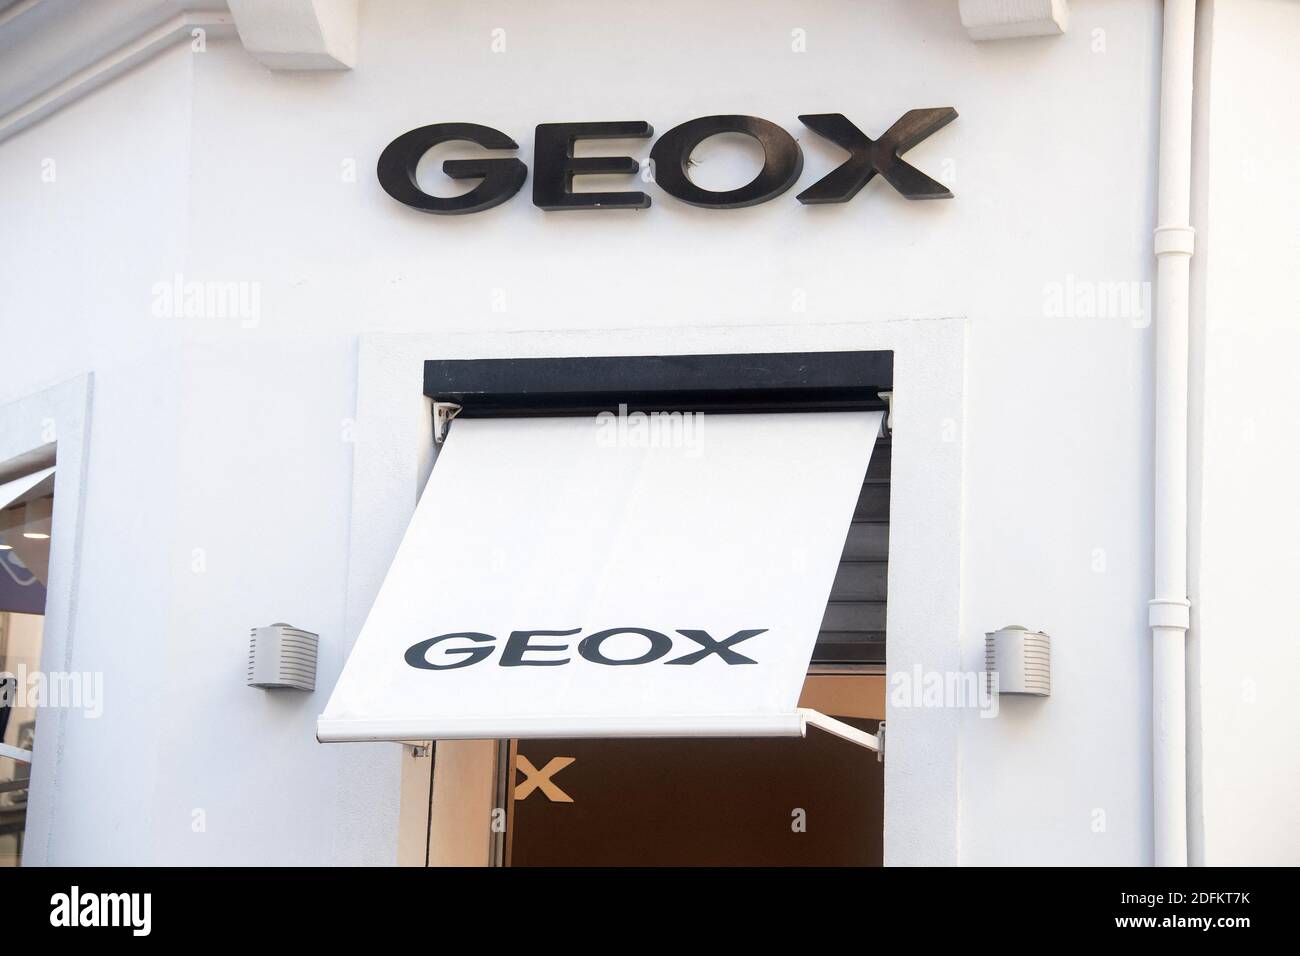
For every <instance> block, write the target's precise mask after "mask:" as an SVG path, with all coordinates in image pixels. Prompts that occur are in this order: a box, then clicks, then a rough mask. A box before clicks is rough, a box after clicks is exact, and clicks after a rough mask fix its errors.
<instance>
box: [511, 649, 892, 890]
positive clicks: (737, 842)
mask: <svg viewBox="0 0 1300 956" xmlns="http://www.w3.org/2000/svg"><path fill="white" fill-rule="evenodd" d="M883 691H884V678H883V676H878V675H845V674H839V675H827V676H824V677H822V676H820V675H810V678H809V683H808V684H807V685H806V686H805V691H804V696H803V699H802V700H801V701H800V703H801V705H802V706H811V707H816V708H818V709H823V710H825V711H827V712H831V713H834V715H835V716H837V717H839V718H840V719H842V720H845V721H846V722H848V723H851V724H852V725H853V726H855V727H857V728H859V729H861V730H865V731H867V732H868V733H875V732H876V730H877V728H878V726H879V723H880V718H881V717H883V708H884V692H883ZM818 705H820V707H819V706H818ZM846 711H848V712H847V713H846ZM511 752H512V754H513V760H512V761H510V762H509V763H508V764H507V766H508V767H510V768H512V769H513V788H512V789H511V790H510V791H509V802H508V804H507V807H508V811H507V830H506V834H505V837H506V839H505V841H504V842H505V847H504V861H503V862H504V863H505V864H506V865H508V866H880V865H881V864H882V862H883V844H884V767H883V764H882V763H881V762H879V761H878V759H877V755H876V754H875V753H873V752H871V751H868V750H865V749H863V748H860V747H856V746H854V745H852V744H849V743H847V742H846V741H844V740H841V739H839V738H837V737H832V736H831V735H829V734H826V733H823V732H821V731H819V730H816V729H812V728H810V729H809V731H808V736H807V737H806V738H802V739H800V738H730V739H686V740H683V739H671V740H666V739H645V740H640V739H633V740H628V739H582V740H519V741H516V742H515V744H514V746H513V747H512V748H511Z"/></svg>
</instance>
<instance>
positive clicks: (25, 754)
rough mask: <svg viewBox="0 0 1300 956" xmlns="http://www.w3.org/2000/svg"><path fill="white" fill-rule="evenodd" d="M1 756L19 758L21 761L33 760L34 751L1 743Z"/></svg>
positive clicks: (28, 761) (29, 761)
mask: <svg viewBox="0 0 1300 956" xmlns="http://www.w3.org/2000/svg"><path fill="white" fill-rule="evenodd" d="M0 757H8V758H9V759H10V760H17V761H18V762H19V763H31V762H32V752H31V751H30V750H22V749H20V748H18V747H10V746H9V745H8V744H0Z"/></svg>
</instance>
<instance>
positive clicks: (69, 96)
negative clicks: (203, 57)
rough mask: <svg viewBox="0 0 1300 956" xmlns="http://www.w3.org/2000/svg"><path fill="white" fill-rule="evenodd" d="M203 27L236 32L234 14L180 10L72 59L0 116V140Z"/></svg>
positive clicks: (214, 32)
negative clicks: (83, 59)
mask: <svg viewBox="0 0 1300 956" xmlns="http://www.w3.org/2000/svg"><path fill="white" fill-rule="evenodd" d="M199 29H202V30H206V31H208V33H209V34H211V35H213V36H223V35H225V36H230V35H233V34H234V18H233V17H231V15H230V14H229V13H226V12H218V11H210V12H209V11H187V12H184V13H178V14H177V15H176V16H174V17H171V18H170V19H169V20H167V21H165V22H163V23H161V24H158V25H157V26H154V27H152V28H151V29H148V30H146V31H144V32H143V33H141V34H140V35H138V36H136V37H134V38H132V39H131V40H130V41H128V42H127V43H124V44H123V45H122V46H120V47H118V48H117V49H115V50H114V51H113V52H112V53H109V54H107V55H106V56H102V57H100V58H98V59H96V60H94V61H93V62H91V63H88V64H85V65H82V66H78V65H77V62H76V61H75V60H70V61H69V63H68V66H69V70H68V72H67V73H66V74H62V75H61V77H60V79H59V80H58V81H57V82H55V83H54V84H53V85H51V86H48V87H46V88H45V89H43V90H42V91H41V92H39V93H37V94H35V95H34V96H32V97H31V98H30V99H28V100H26V101H25V102H23V103H22V104H20V105H19V106H17V107H16V108H14V109H12V110H10V111H9V112H8V113H6V114H5V115H4V116H0V142H3V141H4V140H6V139H8V138H9V137H10V136H13V135H14V134H15V133H18V132H21V131H22V130H24V129H26V128H27V127H28V126H31V125H32V124H33V123H36V122H38V121H40V120H42V119H44V118H45V117H47V116H49V115H50V114H51V113H55V112H57V111H58V110H61V109H63V107H65V106H67V105H69V104H70V103H75V102H76V101H77V100H79V99H81V98H82V97H83V96H85V95H86V94H88V93H90V92H92V91H94V90H96V89H98V88H99V87H101V86H103V85H104V84H105V83H107V82H109V81H110V80H112V79H115V78H116V77H118V76H121V75H122V74H123V73H125V72H127V71H128V70H130V69H132V68H133V67H135V66H138V65H139V64H141V63H143V62H145V61H146V60H150V59H153V58H154V57H155V56H157V55H158V54H159V53H162V52H163V51H164V50H167V49H169V48H170V47H171V46H172V45H174V44H176V43H178V42H180V41H182V40H186V41H188V40H190V39H191V38H192V36H193V31H195V30H199Z"/></svg>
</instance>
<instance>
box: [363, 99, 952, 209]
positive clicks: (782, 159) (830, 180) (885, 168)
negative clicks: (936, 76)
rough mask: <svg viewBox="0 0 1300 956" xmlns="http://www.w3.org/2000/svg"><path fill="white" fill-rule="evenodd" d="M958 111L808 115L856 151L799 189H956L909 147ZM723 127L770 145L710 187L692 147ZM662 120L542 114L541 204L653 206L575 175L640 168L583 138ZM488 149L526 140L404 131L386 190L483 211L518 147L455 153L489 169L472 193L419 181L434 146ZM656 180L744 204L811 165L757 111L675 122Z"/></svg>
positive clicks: (455, 171) (610, 135)
mask: <svg viewBox="0 0 1300 956" xmlns="http://www.w3.org/2000/svg"><path fill="white" fill-rule="evenodd" d="M956 118H957V111H956V110H954V109H953V108H952V107H950V106H944V107H939V108H936V109H920V110H908V111H907V112H906V113H904V114H903V115H902V116H901V117H899V119H898V121H897V122H895V123H894V125H893V126H891V127H889V129H888V130H887V131H886V132H885V134H884V135H883V136H881V137H880V139H877V140H872V139H871V138H869V137H868V136H867V135H866V134H865V133H863V132H862V131H861V130H860V129H858V128H857V127H856V126H855V125H853V123H851V122H850V121H849V120H848V119H847V118H846V117H845V116H844V114H842V113H811V114H806V115H803V116H800V117H799V119H800V120H801V121H802V122H803V123H804V125H806V126H807V127H808V128H809V129H811V130H812V131H813V132H815V133H817V134H818V135H820V136H824V137H825V138H826V139H829V140H830V141H831V142H833V143H835V144H836V145H838V146H841V147H843V148H844V149H845V150H847V151H848V153H849V158H848V159H847V160H845V162H844V163H842V164H841V165H840V166H839V167H837V168H836V169H834V170H832V171H831V172H830V173H828V174H827V175H826V176H823V177H822V178H821V179H819V180H818V181H817V182H815V183H813V185H812V186H810V187H808V188H807V189H805V190H804V191H803V192H801V193H800V194H799V195H798V197H797V198H798V199H799V202H801V203H804V204H805V205H818V204H824V203H844V202H848V201H849V200H850V199H852V198H853V197H854V196H855V195H857V193H858V191H859V190H861V189H862V187H863V186H865V185H866V184H867V183H868V182H870V181H871V179H872V177H874V176H875V175H876V174H877V173H879V174H880V176H881V178H883V179H884V180H885V181H886V182H888V183H889V184H890V185H891V186H893V187H894V188H895V189H897V190H898V191H899V192H900V193H901V194H902V195H904V196H906V197H907V198H908V199H951V198H952V191H951V190H949V189H948V187H947V186H944V185H943V184H942V183H939V182H935V181H934V180H933V179H931V178H930V177H929V176H927V175H925V174H924V173H922V172H921V171H920V170H918V169H917V168H916V167H914V166H911V165H909V164H908V163H906V162H904V161H903V160H902V159H901V158H900V156H901V155H902V154H903V153H905V152H907V151H908V150H909V149H911V148H912V147H913V146H915V145H916V144H917V143H919V142H921V140H923V139H925V138H926V137H928V136H929V135H930V134H932V133H934V132H935V131H936V130H939V129H942V128H943V127H944V126H946V125H948V124H949V123H951V122H952V121H953V120H954V119H956ZM719 133H744V134H745V135H746V136H751V137H753V138H754V139H756V140H757V141H758V142H759V143H760V144H761V145H762V147H763V168H762V169H761V170H759V172H758V175H757V176H755V177H754V179H753V180H752V181H750V182H748V183H746V184H745V185H743V186H739V187H737V188H735V189H728V190H713V189H704V188H702V187H700V186H697V185H696V184H695V183H694V182H692V181H691V178H690V175H689V173H688V167H689V165H690V159H691V153H692V152H693V151H694V150H695V148H696V147H697V146H699V145H700V143H702V142H704V141H705V140H706V139H708V138H709V137H711V136H716V135H718V134H719ZM653 135H654V129H653V128H652V127H651V126H650V124H649V123H646V122H644V121H643V120H628V121H623V122H600V123H542V124H540V125H539V126H538V127H537V129H536V131H535V134H534V139H533V162H534V164H535V169H534V171H533V204H534V205H535V206H537V207H538V208H540V209H545V210H549V211H555V210H564V209H645V208H646V207H648V206H649V205H650V197H649V196H647V195H646V194H645V193H643V192H640V191H636V190H628V191H626V192H574V191H573V180H574V177H575V176H590V175H596V174H600V175H611V174H614V175H625V176H631V175H633V174H634V173H636V172H637V170H638V169H639V168H640V167H639V164H638V163H637V161H636V160H635V159H633V158H632V157H631V156H592V157H576V156H574V155H573V152H574V144H575V143H576V142H577V141H578V140H582V139H648V138H649V137H651V136H653ZM457 140H459V141H465V142H470V143H475V144H477V145H479V146H482V147H483V148H484V149H493V150H503V149H518V148H519V147H518V145H517V144H516V143H515V141H514V140H512V139H511V138H510V137H509V136H507V135H506V134H505V133H502V132H501V131H499V130H495V129H492V128H491V127H489V126H478V125H475V124H474V123H439V124H436V125H433V126H422V127H420V128H419V129H414V130H411V131H410V132H409V133H403V134H402V135H401V136H399V137H397V139H395V140H393V141H392V142H391V143H389V144H388V146H387V148H386V149H385V150H384V151H383V153H382V154H380V157H379V166H378V168H377V170H376V172H377V174H378V176H379V183H380V185H381V186H383V188H384V191H385V192H387V193H388V195H390V196H392V197H393V198H394V199H396V200H397V201H398V202H402V203H405V204H406V205H408V206H412V207H414V208H415V209H419V210H421V211H422V212H431V213H435V214H438V215H443V216H454V215H460V214H463V213H470V212H481V211H483V210H484V209H491V208H492V207H493V206H499V205H501V204H502V203H503V202H505V201H506V200H507V199H509V198H510V197H511V196H513V195H514V194H515V193H517V192H518V191H519V189H520V187H522V186H523V184H524V179H525V178H527V175H528V167H526V166H525V165H524V164H523V163H522V162H521V161H520V160H518V159H516V158H514V157H496V158H491V157H483V158H481V159H449V160H447V161H445V162H444V163H443V164H442V168H443V172H445V173H446V174H447V175H448V176H450V177H451V178H452V179H481V180H482V182H480V183H479V184H478V185H477V186H476V187H474V189H472V190H470V191H469V192H468V193H466V194H465V195H463V196H454V197H447V198H443V197H439V196H433V195H430V194H429V193H426V192H425V191H424V190H422V189H421V188H420V186H419V184H418V182H417V181H416V175H415V173H416V168H417V167H418V165H419V163H420V158H421V157H422V156H424V154H425V153H427V152H428V151H429V150H430V149H432V148H433V147H435V146H438V145H440V144H442V143H449V142H453V141H457ZM650 163H651V167H652V170H653V175H654V182H656V183H657V184H658V186H659V187H660V188H661V189H662V190H663V191H664V192H666V193H668V195H670V196H673V197H674V198H676V199H679V200H680V201H682V202H684V203H689V204H690V205H692V206H701V207H703V208H705V209H739V208H742V207H744V206H756V205H758V204H760V203H765V202H768V201H769V200H772V199H775V198H776V197H777V196H780V195H781V194H782V193H784V192H785V191H786V190H788V189H789V188H790V187H791V186H793V185H794V184H795V182H796V181H797V180H798V179H799V175H800V174H801V173H802V172H803V150H802V149H800V148H799V143H798V142H797V141H796V140H795V138H794V137H793V136H791V135H790V134H789V133H788V132H786V131H785V130H784V129H782V128H781V127H780V126H777V125H776V124H775V123H772V122H770V121H768V120H765V119H761V118H759V117H757V116H740V115H723V116H702V117H700V118H698V119H693V120H690V121H688V122H685V123H681V124H680V125H678V126H674V127H673V128H672V129H670V130H669V131H668V132H666V133H664V134H663V136H661V137H660V138H659V139H658V141H656V142H655V144H654V146H653V148H652V149H651V150H650Z"/></svg>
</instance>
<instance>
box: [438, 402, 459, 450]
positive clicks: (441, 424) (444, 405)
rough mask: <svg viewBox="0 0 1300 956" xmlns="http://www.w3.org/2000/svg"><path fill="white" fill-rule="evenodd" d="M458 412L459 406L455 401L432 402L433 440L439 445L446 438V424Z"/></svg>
mask: <svg viewBox="0 0 1300 956" xmlns="http://www.w3.org/2000/svg"><path fill="white" fill-rule="evenodd" d="M459 414H460V406H459V405H457V404H456V403H455V402H434V403H433V440H434V441H435V442H437V443H438V444H439V445H441V444H442V443H443V442H444V441H446V440H447V426H448V425H450V424H451V420H452V419H453V418H455V417H456V416H457V415H459Z"/></svg>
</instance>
